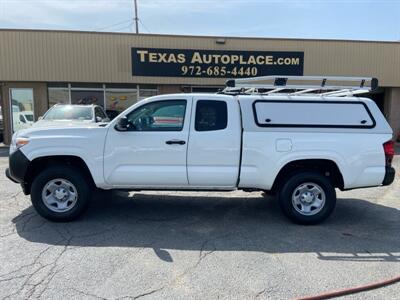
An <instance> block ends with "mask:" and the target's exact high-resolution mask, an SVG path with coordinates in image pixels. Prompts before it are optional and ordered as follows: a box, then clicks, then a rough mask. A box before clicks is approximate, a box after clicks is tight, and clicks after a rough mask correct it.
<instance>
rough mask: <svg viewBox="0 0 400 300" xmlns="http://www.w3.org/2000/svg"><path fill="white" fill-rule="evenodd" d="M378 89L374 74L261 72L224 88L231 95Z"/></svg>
mask: <svg viewBox="0 0 400 300" xmlns="http://www.w3.org/2000/svg"><path fill="white" fill-rule="evenodd" d="M377 89H378V79H376V78H374V77H340V76H279V75H277V76H261V77H252V78H239V79H230V80H227V81H226V88H225V89H224V90H223V91H222V92H221V93H223V94H230V95H239V94H242V95H254V94H257V95H271V94H284V95H288V96H297V95H307V96H320V97H345V96H352V95H357V94H364V93H370V92H373V91H376V90H377Z"/></svg>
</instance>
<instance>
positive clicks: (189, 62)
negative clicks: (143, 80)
mask: <svg viewBox="0 0 400 300" xmlns="http://www.w3.org/2000/svg"><path fill="white" fill-rule="evenodd" d="M303 65H304V52H294V51H290V52H288V51H222V50H188V49H159V48H132V75H133V76H167V77H199V78H200V77H208V78H241V77H255V76H266V75H303Z"/></svg>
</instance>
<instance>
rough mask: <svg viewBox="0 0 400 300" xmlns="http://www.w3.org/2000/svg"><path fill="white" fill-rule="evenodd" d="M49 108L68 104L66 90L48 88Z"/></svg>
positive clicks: (67, 92)
mask: <svg viewBox="0 0 400 300" xmlns="http://www.w3.org/2000/svg"><path fill="white" fill-rule="evenodd" d="M48 91H49V107H52V106H53V105H55V104H58V103H61V104H68V103H69V91H68V88H66V89H62V88H49V89H48Z"/></svg>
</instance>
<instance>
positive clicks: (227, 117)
mask: <svg viewBox="0 0 400 300" xmlns="http://www.w3.org/2000/svg"><path fill="white" fill-rule="evenodd" d="M201 101H208V102H210V101H212V102H222V103H224V104H225V108H226V124H225V127H224V128H219V129H210V130H198V129H197V127H196V125H197V122H196V119H197V106H198V104H199V102H201ZM195 109H196V112H195V114H194V130H195V131H196V132H210V131H219V130H225V129H227V128H228V121H229V113H228V103H227V102H226V101H224V100H215V99H198V100H197V101H196V108H195Z"/></svg>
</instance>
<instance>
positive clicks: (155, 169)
mask: <svg viewBox="0 0 400 300" xmlns="http://www.w3.org/2000/svg"><path fill="white" fill-rule="evenodd" d="M191 102H192V100H191V98H189V97H174V98H173V99H171V98H166V97H159V98H158V99H157V100H152V101H151V102H148V101H147V102H144V103H143V104H142V105H140V106H138V107H136V108H135V109H133V110H131V111H130V112H129V113H127V114H126V117H127V119H128V124H129V125H128V126H129V127H128V130H127V131H118V130H116V129H115V127H114V126H113V124H112V126H110V129H109V131H108V134H107V138H106V144H105V150H104V178H105V181H106V182H107V183H108V184H110V185H113V186H115V187H155V188H162V187H177V188H178V187H185V186H188V180H187V172H186V154H187V145H188V135H189V125H190V113H191Z"/></svg>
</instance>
